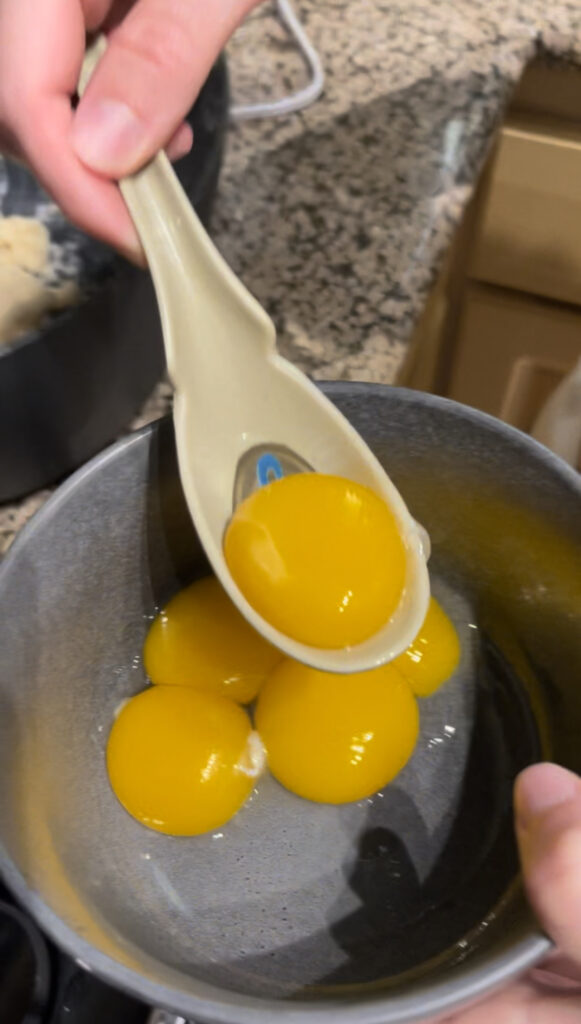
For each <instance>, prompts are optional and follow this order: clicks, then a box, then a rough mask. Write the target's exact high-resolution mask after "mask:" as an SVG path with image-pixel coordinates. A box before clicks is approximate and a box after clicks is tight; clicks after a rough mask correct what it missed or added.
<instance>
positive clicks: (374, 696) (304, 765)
mask: <svg viewBox="0 0 581 1024" xmlns="http://www.w3.org/2000/svg"><path fill="white" fill-rule="evenodd" d="M255 724H256V728H257V730H258V733H259V735H260V738H261V739H262V742H263V743H264V746H265V748H266V753H267V758H268V765H269V768H270V771H271V772H272V774H273V775H274V776H275V778H276V779H278V781H279V782H280V783H282V785H283V786H285V787H286V788H287V789H290V790H291V791H292V792H293V793H296V794H297V795H298V796H301V797H304V798H305V799H307V800H314V801H317V802H318V803H329V804H342V803H348V802H350V801H352V800H361V799H363V798H364V797H368V796H371V795H372V794H373V793H376V792H377V791H378V790H380V789H382V788H383V787H384V786H385V785H387V783H388V782H390V781H391V780H392V779H393V778H394V777H395V776H396V775H397V773H398V772H399V771H400V770H401V769H402V768H403V766H404V765H405V763H406V761H407V760H408V759H409V757H410V756H411V754H412V752H413V749H414V746H415V743H416V740H417V736H418V729H419V715H418V707H417V703H416V699H415V697H414V695H413V693H412V691H411V688H410V686H409V684H408V683H407V681H406V680H405V679H404V678H403V676H402V675H400V673H399V672H398V671H397V670H396V669H394V668H393V667H392V666H391V665H384V666H383V667H381V668H378V669H373V670H372V671H370V672H360V673H356V674H354V675H350V676H337V675H335V674H331V673H327V672H318V671H317V670H316V669H312V668H307V666H305V665H301V664H299V663H298V662H295V661H292V660H290V659H287V660H285V661H283V662H282V664H280V665H279V666H278V668H276V669H275V670H274V672H273V673H272V675H271V676H270V677H269V679H268V680H267V681H266V683H265V685H264V687H263V688H262V690H261V692H260V696H259V698H258V703H257V707H256V717H255Z"/></svg>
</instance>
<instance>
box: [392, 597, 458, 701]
mask: <svg viewBox="0 0 581 1024" xmlns="http://www.w3.org/2000/svg"><path fill="white" fill-rule="evenodd" d="M459 660H460V643H459V641H458V634H457V632H456V630H455V629H454V626H453V625H452V623H451V622H450V619H449V618H448V616H447V615H446V613H445V611H444V610H443V608H441V606H440V605H439V604H438V602H437V601H436V600H435V598H433V597H431V598H430V604H429V606H428V612H427V615H426V617H425V619H424V624H423V626H422V628H421V629H420V631H419V633H418V635H417V637H416V638H415V640H414V641H413V643H412V644H410V646H409V647H408V648H407V650H405V651H404V652H403V654H400V655H399V657H398V658H395V659H394V661H392V665H394V666H395V668H397V669H398V670H399V671H400V672H401V674H402V676H405V678H406V679H407V680H408V682H409V684H410V686H411V688H412V690H413V691H414V693H415V694H416V696H417V697H429V696H430V694H431V693H434V691H435V690H437V689H438V687H439V686H441V685H442V683H445V682H446V679H449V678H450V676H451V675H452V673H453V672H454V671H455V670H456V668H457V666H458V662H459Z"/></svg>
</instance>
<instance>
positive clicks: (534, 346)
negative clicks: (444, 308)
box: [447, 285, 581, 429]
mask: <svg viewBox="0 0 581 1024" xmlns="http://www.w3.org/2000/svg"><path fill="white" fill-rule="evenodd" d="M580 355H581V310H580V311H579V312H577V310H575V309H571V308H563V307H560V306H558V305H556V304H553V303H550V302H543V301H542V300H535V299H533V298H530V299H529V298H526V297H520V296H517V295H514V294H513V293H510V292H509V293H506V292H503V291H502V290H501V289H497V288H489V287H486V286H481V287H479V286H478V285H471V286H469V287H468V288H467V289H466V293H465V299H464V303H463V307H462V312H461V315H460V321H459V326H458V333H457V336H456V343H455V347H454V352H453V354H452V363H451V370H450V375H449V384H448V388H447V393H448V395H449V396H450V398H455V399H457V401H459V402H464V403H465V404H466V405H473V406H475V407H476V408H478V409H483V410H484V412H489V413H492V414H493V415H494V416H499V417H502V418H507V419H508V420H509V422H515V425H517V426H520V427H524V428H525V429H526V428H527V426H528V425H529V424H528V423H525V422H524V419H525V418H527V419H528V414H527V416H526V417H525V414H524V410H523V401H522V384H523V381H522V374H523V369H525V370H526V363H527V362H528V363H533V364H534V365H536V366H542V367H544V368H545V370H546V371H547V372H548V373H549V374H552V375H553V380H554V383H557V381H558V380H559V378H560V376H561V375H563V374H565V373H567V372H568V370H570V369H571V368H572V367H573V365H574V364H575V362H576V361H577V359H578V358H579V356H580ZM523 360H524V361H525V365H524V367H523ZM519 379H520V385H519ZM531 383H532V381H531ZM517 385H518V386H519V387H520V389H521V395H520V397H519V398H518V400H516V399H515V387H517ZM538 386H539V380H538V378H537V380H536V382H535V388H538ZM546 386H547V385H546V383H545V384H543V388H542V389H541V390H543V391H544V389H546Z"/></svg>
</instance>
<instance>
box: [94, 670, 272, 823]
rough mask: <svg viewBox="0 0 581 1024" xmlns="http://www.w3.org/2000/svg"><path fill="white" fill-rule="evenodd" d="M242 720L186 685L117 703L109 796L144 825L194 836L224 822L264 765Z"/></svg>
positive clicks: (232, 707)
mask: <svg viewBox="0 0 581 1024" xmlns="http://www.w3.org/2000/svg"><path fill="white" fill-rule="evenodd" d="M263 760H264V758H263V754H262V748H261V745H260V742H259V741H258V738H257V736H256V733H253V732H252V727H251V724H250V720H249V718H248V715H247V714H246V713H245V711H243V710H242V708H240V707H238V705H237V704H235V703H234V702H233V701H231V700H227V699H226V698H225V697H220V696H217V695H216V694H210V693H201V692H199V691H197V690H193V689H191V688H190V687H179V686H152V687H150V688H149V689H147V690H144V691H143V692H142V693H139V694H137V696H135V697H132V698H131V700H129V701H128V702H127V704H125V705H124V707H123V708H122V709H121V711H120V713H119V715H118V716H117V718H116V720H115V722H114V723H113V728H112V729H111V733H110V735H109V741H108V745H107V770H108V773H109V780H110V782H111V786H112V788H113V791H114V793H115V795H116V796H117V798H118V800H119V801H120V803H121V804H122V805H123V807H124V808H125V809H126V810H127V811H128V812H129V814H131V815H133V817H134V818H136V819H137V820H138V821H140V822H141V823H142V824H143V825H147V826H148V827H149V828H152V829H155V830H156V831H158V832H165V833H167V834H169V835H172V836H197V835H201V834H202V833H204V832H208V831H211V830H212V829H215V828H219V827H220V826H222V825H224V824H225V823H226V822H227V821H229V820H230V818H232V817H233V815H234V814H236V812H237V811H238V810H239V809H240V807H241V806H242V804H243V803H244V802H245V801H246V800H247V799H248V797H249V796H250V793H251V791H252V789H253V787H254V785H255V782H256V778H257V776H258V775H259V774H260V771H261V768H262V765H263Z"/></svg>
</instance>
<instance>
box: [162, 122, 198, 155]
mask: <svg viewBox="0 0 581 1024" xmlns="http://www.w3.org/2000/svg"><path fill="white" fill-rule="evenodd" d="M193 144H194V133H193V131H192V127H191V125H189V124H188V122H187V121H184V123H183V124H181V125H180V126H179V128H178V130H177V132H176V133H175V135H174V136H173V138H171V139H170V140H169V142H168V144H167V146H166V147H165V151H166V153H167V155H168V157H169V159H170V160H173V161H175V160H181V158H182V157H183V156H185V155H186V153H189V152H190V149H191V148H192V146H193Z"/></svg>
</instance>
